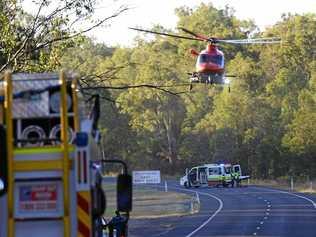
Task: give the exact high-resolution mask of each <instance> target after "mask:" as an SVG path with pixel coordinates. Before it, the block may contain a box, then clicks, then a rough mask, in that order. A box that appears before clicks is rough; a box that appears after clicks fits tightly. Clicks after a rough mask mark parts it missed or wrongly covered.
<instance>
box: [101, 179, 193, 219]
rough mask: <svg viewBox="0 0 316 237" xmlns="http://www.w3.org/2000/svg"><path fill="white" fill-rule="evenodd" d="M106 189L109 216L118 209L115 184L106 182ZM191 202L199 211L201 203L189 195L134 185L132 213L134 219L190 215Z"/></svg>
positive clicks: (107, 214)
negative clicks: (198, 203)
mask: <svg viewBox="0 0 316 237" xmlns="http://www.w3.org/2000/svg"><path fill="white" fill-rule="evenodd" d="M104 190H105V192H106V197H107V209H106V212H105V216H106V217H107V218H109V217H111V216H113V214H114V212H115V210H116V187H115V185H114V184H105V185H104ZM191 203H192V205H193V211H194V212H197V211H198V210H199V205H197V203H196V202H195V201H194V200H193V199H192V197H191V196H189V195H186V194H183V193H177V192H169V191H168V192H164V191H162V190H159V189H156V188H151V187H148V186H142V185H134V187H133V210H132V212H131V213H130V214H131V218H134V219H138V218H158V217H168V216H182V215H188V214H190V213H191V212H192V210H191V209H192V208H191Z"/></svg>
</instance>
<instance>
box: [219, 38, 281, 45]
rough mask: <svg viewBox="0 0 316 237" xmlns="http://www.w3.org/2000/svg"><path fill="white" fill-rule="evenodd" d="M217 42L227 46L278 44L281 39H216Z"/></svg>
mask: <svg viewBox="0 0 316 237" xmlns="http://www.w3.org/2000/svg"><path fill="white" fill-rule="evenodd" d="M217 42H221V43H228V44H278V43H281V42H282V41H281V39H280V38H277V37H270V38H252V39H231V40H228V39H227V40H225V39H217Z"/></svg>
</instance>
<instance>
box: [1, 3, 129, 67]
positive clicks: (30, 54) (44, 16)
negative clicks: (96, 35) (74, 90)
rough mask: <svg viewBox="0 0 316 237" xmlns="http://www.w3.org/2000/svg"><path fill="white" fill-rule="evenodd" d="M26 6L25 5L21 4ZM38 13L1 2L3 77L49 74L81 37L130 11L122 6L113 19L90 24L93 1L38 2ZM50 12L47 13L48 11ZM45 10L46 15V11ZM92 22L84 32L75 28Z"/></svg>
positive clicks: (107, 18)
mask: <svg viewBox="0 0 316 237" xmlns="http://www.w3.org/2000/svg"><path fill="white" fill-rule="evenodd" d="M22 2H23V1H22ZM34 3H35V6H37V11H36V13H35V15H31V14H28V13H26V12H25V11H23V8H22V5H21V2H17V1H14V0H12V1H11V0H9V1H4V2H3V1H2V2H1V5H0V8H1V13H0V21H1V25H3V26H4V27H3V28H2V29H1V31H0V45H1V48H2V51H1V55H0V61H1V65H0V73H1V72H3V71H4V70H5V69H8V68H10V69H12V70H13V71H21V70H23V71H47V70H52V69H54V68H56V67H58V66H59V65H60V62H59V58H60V57H61V55H62V54H63V52H64V50H65V49H66V48H69V47H71V46H73V45H74V44H75V42H76V40H77V38H78V37H79V36H82V35H83V34H84V33H86V32H88V31H91V30H92V29H94V28H96V27H99V26H101V25H102V24H104V23H105V22H107V21H108V20H109V19H112V18H115V17H117V16H118V15H120V14H121V13H123V12H124V11H126V10H127V9H128V8H127V7H124V6H122V7H121V8H119V9H118V10H117V11H116V12H114V13H113V14H112V15H110V16H107V17H104V18H102V19H99V20H97V21H94V22H93V21H89V19H90V18H91V17H92V15H93V13H94V9H95V5H96V1H94V0H67V1H62V0H58V1H54V2H52V1H48V0H39V1H35V2H34ZM47 9H48V10H47ZM44 10H46V11H44ZM82 22H85V23H87V22H90V24H88V26H87V27H86V28H84V29H83V30H79V31H78V30H75V28H74V26H76V25H79V24H81V23H82Z"/></svg>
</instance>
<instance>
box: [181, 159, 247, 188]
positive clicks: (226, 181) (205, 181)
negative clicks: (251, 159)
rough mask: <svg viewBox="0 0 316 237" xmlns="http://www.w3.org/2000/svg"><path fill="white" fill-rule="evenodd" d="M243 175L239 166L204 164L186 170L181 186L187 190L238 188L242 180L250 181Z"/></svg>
mask: <svg viewBox="0 0 316 237" xmlns="http://www.w3.org/2000/svg"><path fill="white" fill-rule="evenodd" d="M249 178H250V176H249V175H242V172H241V167H240V165H239V164H235V165H232V164H229V163H225V164H224V163H223V164H204V165H200V166H196V167H192V168H191V169H190V170H189V169H186V174H185V175H184V176H183V177H182V178H181V179H180V185H181V186H184V187H186V188H190V187H200V186H216V187H219V186H222V187H228V186H229V185H231V186H232V187H234V186H235V187H236V186H239V185H240V182H241V181H242V180H246V179H249Z"/></svg>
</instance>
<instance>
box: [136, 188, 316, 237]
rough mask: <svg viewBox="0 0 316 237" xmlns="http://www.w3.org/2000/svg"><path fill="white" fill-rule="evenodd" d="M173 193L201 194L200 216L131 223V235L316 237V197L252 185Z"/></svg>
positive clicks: (181, 190)
mask: <svg viewBox="0 0 316 237" xmlns="http://www.w3.org/2000/svg"><path fill="white" fill-rule="evenodd" d="M168 187H169V189H170V190H172V191H178V192H185V193H191V194H192V195H196V192H197V193H198V195H199V198H200V201H201V208H200V209H201V210H200V212H199V213H197V214H194V215H189V216H184V217H170V218H159V219H153V220H141V221H139V220H131V222H130V236H131V237H138V236H139V237H140V236H144V237H145V236H146V237H147V236H151V237H191V236H197V237H206V236H234V237H237V236H284V237H298V236H299V237H309V236H310V237H316V196H314V195H304V194H300V193H289V192H285V191H281V190H276V189H270V188H263V187H256V186H249V187H241V188H191V189H187V190H186V189H184V188H182V187H180V186H179V185H178V184H177V183H175V182H169V185H168Z"/></svg>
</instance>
